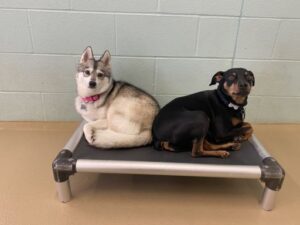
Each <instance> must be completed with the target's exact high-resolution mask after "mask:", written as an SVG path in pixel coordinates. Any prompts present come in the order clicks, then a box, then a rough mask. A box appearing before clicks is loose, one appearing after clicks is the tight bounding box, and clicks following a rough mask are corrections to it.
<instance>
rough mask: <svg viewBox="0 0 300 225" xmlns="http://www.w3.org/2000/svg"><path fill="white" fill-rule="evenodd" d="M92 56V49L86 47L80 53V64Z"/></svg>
mask: <svg viewBox="0 0 300 225" xmlns="http://www.w3.org/2000/svg"><path fill="white" fill-rule="evenodd" d="M93 58H94V54H93V50H92V47H90V46H88V47H87V48H86V49H85V50H84V51H83V53H82V55H81V58H80V63H86V62H87V61H88V60H89V59H93Z"/></svg>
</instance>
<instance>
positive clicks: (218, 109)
mask: <svg viewBox="0 0 300 225" xmlns="http://www.w3.org/2000/svg"><path fill="white" fill-rule="evenodd" d="M218 92H219V93H218ZM220 92H221V90H211V91H202V92H198V93H195V94H191V95H188V96H184V97H180V98H176V99H174V100H173V101H171V102H170V103H168V104H167V105H166V106H164V107H163V108H162V109H161V111H160V113H159V114H158V115H157V117H156V118H155V120H154V123H153V139H154V146H155V148H156V149H160V142H161V141H169V142H170V144H172V147H174V149H175V150H177V151H183V150H186V151H189V150H191V147H192V141H193V139H195V138H199V137H203V136H206V139H207V140H208V141H209V142H211V143H216V144H219V143H224V142H228V141H233V138H234V135H235V134H234V133H232V130H233V129H234V128H237V127H234V126H233V124H232V118H236V119H238V120H240V121H243V116H244V115H243V114H244V113H243V108H242V107H241V108H240V109H239V110H235V109H233V108H229V107H227V106H226V105H225V104H226V103H225V101H226V99H222V98H226V96H225V95H224V96H222V95H223V94H222V93H220Z"/></svg>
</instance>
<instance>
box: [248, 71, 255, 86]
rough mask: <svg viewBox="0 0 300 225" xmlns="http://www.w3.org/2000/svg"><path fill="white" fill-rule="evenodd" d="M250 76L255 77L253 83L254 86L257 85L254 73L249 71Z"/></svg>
mask: <svg viewBox="0 0 300 225" xmlns="http://www.w3.org/2000/svg"><path fill="white" fill-rule="evenodd" d="M248 72H249V74H250V75H251V76H252V77H253V83H252V86H254V85H255V77H254V74H253V73H252V71H250V70H248Z"/></svg>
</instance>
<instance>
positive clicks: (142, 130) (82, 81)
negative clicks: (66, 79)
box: [75, 47, 159, 148]
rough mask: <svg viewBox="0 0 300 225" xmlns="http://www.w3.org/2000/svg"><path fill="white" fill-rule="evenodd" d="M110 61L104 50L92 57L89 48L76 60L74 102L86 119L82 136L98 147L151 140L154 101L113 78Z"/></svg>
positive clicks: (136, 89)
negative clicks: (97, 55) (97, 58)
mask: <svg viewBox="0 0 300 225" xmlns="http://www.w3.org/2000/svg"><path fill="white" fill-rule="evenodd" d="M110 61H111V56H110V53H109V51H107V50H106V51H105V52H104V54H103V55H102V56H101V58H100V59H99V60H96V59H95V58H94V55H93V52H92V48H91V47H87V48H86V49H85V50H84V52H83V54H82V56H81V59H80V64H79V66H78V69H77V74H76V83H77V91H78V96H77V97H76V100H75V105H76V110H77V112H78V113H79V114H80V115H81V116H82V117H83V118H84V119H85V120H86V121H87V123H86V124H85V125H84V127H83V131H84V135H85V138H86V140H87V141H88V143H89V144H90V145H93V146H96V147H99V148H129V147H137V146H142V145H147V144H149V143H151V141H152V134H151V129H152V123H153V120H154V118H155V116H156V114H157V113H158V111H159V106H158V103H157V102H156V101H155V100H154V98H153V97H151V96H150V95H149V94H147V93H145V92H144V91H142V90H141V89H139V88H137V87H134V86H133V85H131V84H128V83H125V82H120V81H115V80H114V79H113V77H112V72H111V64H110Z"/></svg>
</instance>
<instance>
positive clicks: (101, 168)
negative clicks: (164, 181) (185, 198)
mask: <svg viewBox="0 0 300 225" xmlns="http://www.w3.org/2000/svg"><path fill="white" fill-rule="evenodd" d="M84 123H85V122H82V123H81V124H80V125H79V127H78V128H77V129H76V131H75V132H74V133H73V135H72V137H71V138H70V139H69V141H68V142H67V144H66V145H65V147H64V149H63V150H62V151H61V152H59V154H58V155H57V157H56V158H55V159H54V161H53V163H52V168H53V174H54V179H55V183H56V191H57V193H58V198H59V200H60V201H61V202H68V201H70V200H71V188H70V183H69V176H71V175H73V174H75V173H77V172H78V173H80V172H91V173H116V174H146V175H167V176H193V177H216V178H217V177H219V178H244V179H245V178H246V179H260V180H261V181H262V182H263V183H264V184H265V187H264V191H263V195H262V198H261V205H262V207H263V209H265V210H272V209H273V207H274V205H275V196H276V193H277V192H278V191H279V190H280V188H281V186H282V183H283V180H284V170H283V168H282V167H281V166H280V165H279V164H278V163H277V161H276V160H275V159H274V158H272V157H271V156H270V154H269V153H268V152H267V151H266V149H265V148H264V147H263V146H262V145H261V144H260V142H259V141H258V140H257V138H256V137H255V136H253V137H252V138H251V139H250V140H249V141H247V142H245V143H243V145H242V149H241V150H240V151H234V152H231V155H230V157H228V158H226V159H221V158H213V157H200V158H192V157H191V153H190V152H180V153H172V152H165V151H157V150H155V149H153V147H151V146H145V147H139V148H131V149H122V150H118V149H115V150H101V149H96V148H94V147H92V146H90V145H89V144H88V143H87V141H86V140H85V138H84V135H83V131H82V130H83V129H82V128H83V125H84Z"/></svg>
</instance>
